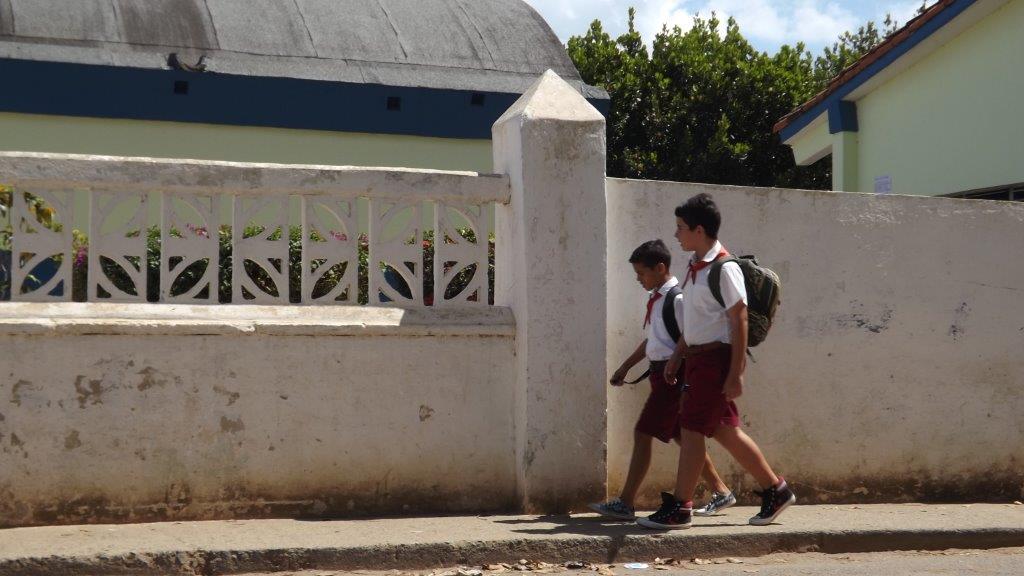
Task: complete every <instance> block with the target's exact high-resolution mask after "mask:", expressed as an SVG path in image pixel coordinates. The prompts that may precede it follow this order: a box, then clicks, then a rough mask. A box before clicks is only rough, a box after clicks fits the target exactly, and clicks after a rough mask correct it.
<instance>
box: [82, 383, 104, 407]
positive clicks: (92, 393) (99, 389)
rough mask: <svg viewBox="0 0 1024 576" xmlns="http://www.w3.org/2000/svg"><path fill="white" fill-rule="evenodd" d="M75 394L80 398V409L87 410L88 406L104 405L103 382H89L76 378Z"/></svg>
mask: <svg viewBox="0 0 1024 576" xmlns="http://www.w3.org/2000/svg"><path fill="white" fill-rule="evenodd" d="M75 392H77V393H78V394H77V396H78V407H79V408H85V405H86V404H87V403H88V404H103V392H104V390H103V380H89V381H88V382H86V380H85V376H81V375H79V376H78V378H75Z"/></svg>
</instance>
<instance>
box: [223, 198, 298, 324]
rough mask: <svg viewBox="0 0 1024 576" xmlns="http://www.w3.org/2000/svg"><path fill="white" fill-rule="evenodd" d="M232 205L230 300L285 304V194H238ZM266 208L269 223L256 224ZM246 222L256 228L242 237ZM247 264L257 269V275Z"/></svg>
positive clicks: (286, 249)
mask: <svg viewBox="0 0 1024 576" xmlns="http://www.w3.org/2000/svg"><path fill="white" fill-rule="evenodd" d="M232 205H233V218H232V235H231V245H232V272H231V284H232V300H231V301H232V303H234V304H279V305H286V304H288V196H284V195H277V196H256V197H241V196H239V197H235V198H233V199H232ZM268 211H269V212H272V214H273V215H272V218H271V222H269V223H265V224H258V222H257V218H258V217H259V216H260V215H263V214H265V213H266V212H268ZM250 225H253V226H257V227H258V228H257V229H256V231H255V233H254V234H253V235H252V236H251V237H249V238H246V237H245V234H246V229H247V228H249V227H250ZM259 228H262V230H260V229H259ZM247 263H251V264H252V265H253V266H255V267H258V268H257V270H260V271H261V272H258V276H259V277H258V278H254V277H253V275H252V274H251V273H250V272H249V270H247V269H246V268H248V266H247ZM254 271H255V270H254Z"/></svg>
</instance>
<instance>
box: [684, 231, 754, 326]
mask: <svg viewBox="0 0 1024 576" xmlns="http://www.w3.org/2000/svg"><path fill="white" fill-rule="evenodd" d="M722 250H723V248H722V244H721V242H717V241H716V242H715V245H714V246H712V247H711V250H708V253H707V254H705V255H704V259H703V260H704V261H705V262H711V261H713V260H714V259H715V257H717V256H718V254H719V253H721V252H722ZM710 273H711V267H710V266H708V267H706V268H704V269H703V270H701V271H700V272H697V281H696V282H692V281H690V278H689V273H688V272H687V277H686V278H685V279H684V281H683V303H684V307H683V308H684V310H685V313H684V314H683V320H684V322H683V324H682V326H683V339H684V340H686V343H687V344H689V345H690V346H698V345H701V344H710V343H711V342H725V343H726V344H729V343H730V342H731V341H732V340H731V335H730V334H729V317H728V315H727V314H726V311H727V310H728V309H730V308H732V307H733V306H735V305H736V303H738V302H740V301H742V302H743V304H746V303H747V287H746V284H745V283H744V282H743V271H741V270H740V267H739V264H736V263H735V262H728V263H726V264H725V265H724V266H722V284H721V288H722V300H724V301H725V307H724V308H723V307H722V305H721V304H719V303H718V300H715V297H714V296H713V295H712V294H711V288H709V287H708V274H710Z"/></svg>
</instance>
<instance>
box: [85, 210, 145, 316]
mask: <svg viewBox="0 0 1024 576" xmlns="http://www.w3.org/2000/svg"><path fill="white" fill-rule="evenodd" d="M148 201H149V195H148V194H136V193H131V192H100V191H94V192H93V193H92V195H91V197H90V202H89V204H90V206H91V217H90V219H89V274H88V278H89V300H92V301H95V302H100V301H102V302H145V301H146V285H147V280H146V217H147V215H148V213H147V211H146V208H147V206H148V204H149V202H148ZM111 223H113V224H114V226H113V229H112V230H110V228H111V226H110V224H111ZM111 273H113V274H116V275H117V277H119V278H120V281H121V285H118V283H117V282H115V280H114V278H113V277H112V276H111Z"/></svg>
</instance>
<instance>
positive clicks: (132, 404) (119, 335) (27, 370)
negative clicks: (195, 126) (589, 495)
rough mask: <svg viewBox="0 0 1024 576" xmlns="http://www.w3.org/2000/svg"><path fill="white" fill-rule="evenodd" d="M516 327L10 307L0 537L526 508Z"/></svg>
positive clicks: (437, 317) (457, 320) (495, 312)
mask: <svg viewBox="0 0 1024 576" xmlns="http://www.w3.org/2000/svg"><path fill="white" fill-rule="evenodd" d="M513 338H514V324H513V321H512V317H511V313H510V312H509V311H508V310H507V309H501V308H493V309H474V310H460V309H454V310H448V311H438V310H433V309H430V310H419V311H411V310H410V311H402V310H398V309H381V308H362V307H342V308H299V307H296V308H260V307H245V306H243V307H206V308H204V307H194V308H189V307H178V306H154V305H136V306H117V305H108V304H87V305H86V304H51V305H46V304H13V303H4V304H3V306H0V526H11V525H31V524H60V523H83V522H111V521H135V522H138V521H150V520H164V519H186V518H187V519H211V518H244V517H255V516H288V517H293V516H302V515H317V516H324V515H328V516H330V515H344V516H358V515H366V514H386V513H404V514H415V513H418V512H425V511H429V512H433V513H437V512H480V511H487V510H492V511H493V510H505V511H507V510H511V509H514V508H515V506H516V503H515V497H516V481H515V463H514V459H513V450H512V438H513V434H514V432H513V400H512V395H513V380H514V374H513V370H512V367H513V362H514V358H513Z"/></svg>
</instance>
